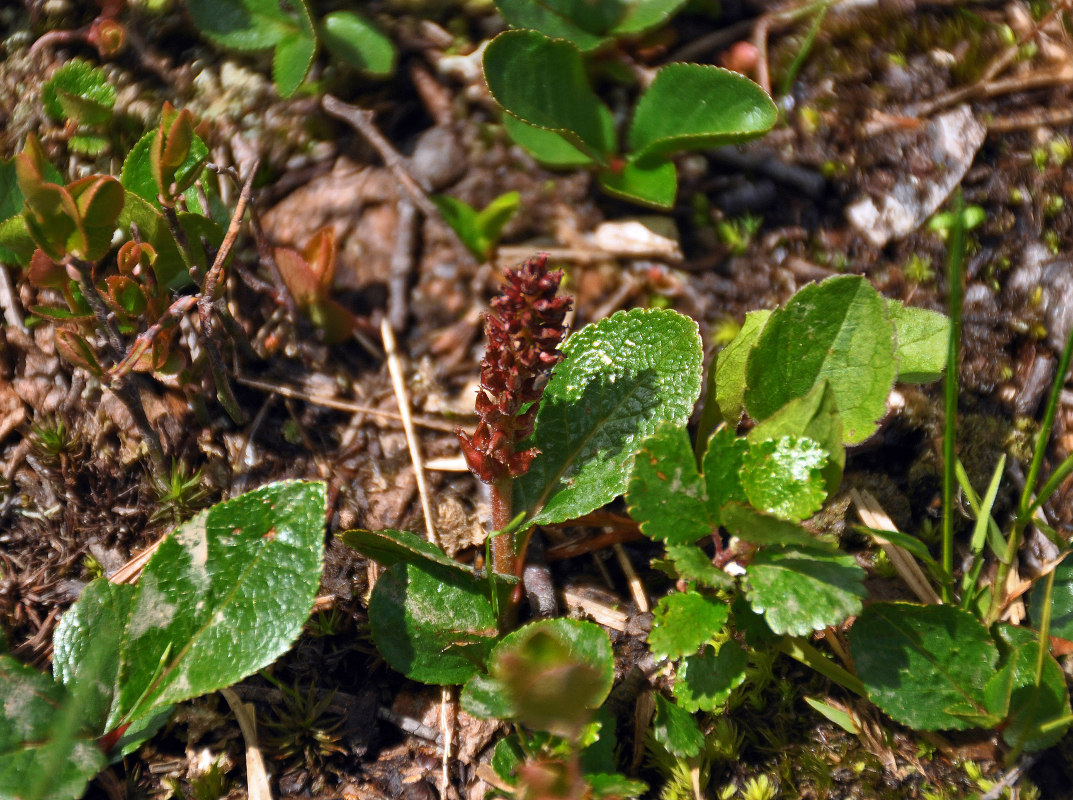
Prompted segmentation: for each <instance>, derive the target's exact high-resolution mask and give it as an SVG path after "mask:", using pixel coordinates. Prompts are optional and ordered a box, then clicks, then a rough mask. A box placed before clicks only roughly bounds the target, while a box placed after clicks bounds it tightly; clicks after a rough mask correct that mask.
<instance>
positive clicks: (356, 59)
mask: <svg viewBox="0 0 1073 800" xmlns="http://www.w3.org/2000/svg"><path fill="white" fill-rule="evenodd" d="M320 25H321V27H320V38H321V41H323V42H324V46H325V47H327V48H328V50H330V51H331V54H332V55H333V56H335V57H336V58H338V59H340V60H341V61H343V62H345V63H346V64H349V65H350V66H351V67H354V68H355V69H360V70H361V71H362V72H366V73H368V74H370V75H379V76H387V75H391V74H392V73H393V72H394V71H395V59H396V58H397V55H398V54H397V52H396V50H395V43H394V42H393V41H392V40H391V37H389V36H385V35H384V34H383V33H382V32H381V31H380V30H379V29H378V28H377V27H376V26H375V25H373V24H372V23H371V22H369V21H368V20H367V19H365V18H364V17H362V16H361V15H360V14H355V13H354V12H353V11H333V12H332V13H331V14H328V15H326V16H325V17H324V18H323V19H322V20H321V23H320Z"/></svg>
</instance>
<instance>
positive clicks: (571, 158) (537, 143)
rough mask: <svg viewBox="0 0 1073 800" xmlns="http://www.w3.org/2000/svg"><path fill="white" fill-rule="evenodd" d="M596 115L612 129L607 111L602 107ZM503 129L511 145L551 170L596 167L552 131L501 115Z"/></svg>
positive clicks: (591, 161) (584, 155)
mask: <svg viewBox="0 0 1073 800" xmlns="http://www.w3.org/2000/svg"><path fill="white" fill-rule="evenodd" d="M598 111H599V114H600V116H601V118H602V119H604V120H605V121H606V124H607V125H608V127H609V128H610V127H611V125H612V122H611V112H610V110H609V109H608V108H607V107H606V106H604V107H601V108H600V109H598ZM503 129H504V130H505V131H506V132H507V135H508V136H509V137H510V138H511V141H513V142H514V143H515V144H517V145H518V146H519V147H521V148H522V149H523V150H525V151H527V152H528V153H529V155H531V156H532V157H533V158H535V159H536V160H537V161H539V162H540V163H541V164H544V165H545V166H548V167H551V168H553V169H572V168H575V167H582V168H584V167H593V166H596V163H597V162H596V160H595V159H593V158H592V156H589V155H586V154H585V153H583V152H581V151H580V150H578V149H577V148H576V147H574V145H572V144H571V143H570V142H569V141H567V140H566V139H565V138H563V137H562V136H560V135H559V134H557V133H555V132H554V131H549V130H546V129H544V128H538V127H537V126H535V125H529V124H527V123H525V122H522V121H521V120H520V119H518V118H517V117H512V116H511V115H510V114H504V115H503ZM608 136H609V137H613V134H612V133H609V134H608Z"/></svg>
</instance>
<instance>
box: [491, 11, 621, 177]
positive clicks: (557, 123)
mask: <svg viewBox="0 0 1073 800" xmlns="http://www.w3.org/2000/svg"><path fill="white" fill-rule="evenodd" d="M484 76H485V80H486V81H487V82H488V89H489V91H491V93H492V97H493V98H495V101H496V102H497V103H499V104H500V105H501V106H503V108H504V109H506V110H507V112H508V113H510V114H513V115H514V116H516V117H518V118H519V119H520V120H522V121H523V122H526V123H528V124H530V125H535V126H537V127H539V128H545V129H547V130H550V131H555V132H556V133H559V134H560V135H562V136H564V137H565V138H566V139H567V140H568V141H570V142H571V143H572V144H574V145H575V146H576V147H578V148H579V149H581V150H582V151H583V152H585V153H587V154H589V155H591V156H592V157H594V158H597V159H598V160H606V158H607V156H609V155H610V154H612V153H614V152H615V150H616V149H617V148H616V146H615V142H614V139H613V138H609V134H613V131H610V130H608V128H607V125H606V121H607V120H608V119H609V118H610V112H609V111H606V110H605V111H601V110H600V109H601V107H602V106H603V103H602V101H601V100H600V98H599V97H597V96H596V94H595V93H594V92H593V91H592V88H591V87H590V86H589V82H588V78H587V77H586V75H585V65H584V64H583V63H582V60H581V53H580V52H579V51H578V49H577V48H576V47H575V46H574V45H572V44H570V43H569V42H567V41H564V40H562V39H549V38H548V37H546V36H543V35H542V34H539V33H537V32H536V31H529V30H525V31H507V32H505V33H501V34H499V36H497V37H496V38H495V39H493V40H492V41H491V43H490V44H489V45H488V47H487V48H486V49H485V51H484Z"/></svg>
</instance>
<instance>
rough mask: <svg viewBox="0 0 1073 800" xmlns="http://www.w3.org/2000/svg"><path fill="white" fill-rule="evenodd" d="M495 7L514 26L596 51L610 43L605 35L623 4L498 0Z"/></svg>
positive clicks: (570, 0)
mask: <svg viewBox="0 0 1073 800" xmlns="http://www.w3.org/2000/svg"><path fill="white" fill-rule="evenodd" d="M496 8H498V9H499V13H501V14H502V15H503V18H504V19H505V20H506V21H507V23H508V24H509V25H510V26H511V27H514V28H527V29H529V30H534V31H539V32H540V33H542V34H544V35H545V36H550V37H552V38H555V39H566V40H568V41H570V42H573V43H574V44H575V45H577V47H578V48H580V49H581V50H594V49H596V48H597V47H599V46H600V45H602V44H604V43H605V42H607V41H608V39H607V37H606V36H605V34H606V33H607V32H608V31H609V30H610V29H611V28H612V26H613V25H614V24H615V23H616V22H618V20H619V18H620V17H621V15H622V12H621V4H620V3H617V2H611V3H606V2H602V3H592V2H585V1H584V0H549V1H548V2H539V3H534V2H532V0H496Z"/></svg>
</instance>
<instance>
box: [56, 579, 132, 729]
mask: <svg viewBox="0 0 1073 800" xmlns="http://www.w3.org/2000/svg"><path fill="white" fill-rule="evenodd" d="M134 592H135V589H134V586H132V585H129V584H116V583H111V582H110V581H108V580H107V579H106V578H97V579H96V580H94V581H93V582H92V583H90V584H89V585H88V586H87V587H86V588H85V589H83V590H82V595H81V597H79V598H78V601H77V602H76V603H75V604H74V605H73V606H71V608H70V609H68V610H67V612H66V613H65V614H64V615H63V616H62V617H61V618H60V622H59V624H58V625H57V626H56V632H55V633H54V634H53V636H52V650H53V655H52V672H53V674H54V675H55V677H56V680H58V681H59V682H60V683H62V684H63V685H65V686H71V685H72V684H73V683H74V682H75V681H76V680H77V679H78V678H79V677H82V678H83V679H84V678H85V677H86V676H85V673H84V667H85V665H86V657H87V654H88V653H89V652H90V650H91V649H92V648H94V647H98V646H101V647H103V651H104V653H105V659H104V661H103V662H102V663H101V665H100V668H99V670H98V674H99V675H100V676H101V678H102V679H101V680H100V681H95V682H93V684H92V690H93V691H92V693H91V694H89V695H88V696H87V698H86V703H85V705H84V706H83V709H82V714H83V723H84V725H85V726H86V728H87V729H88V730H91V731H93V732H94V733H96V734H97V735H102V734H104V733H106V730H105V721H106V720H107V719H108V718H109V716H111V715H112V712H113V711H114V704H115V703H116V702H117V701H118V700H119V697H118V692H117V687H118V679H119V666H120V658H119V655H120V650H121V647H122V643H123V634H124V633H125V632H126V625H127V621H128V620H129V619H130V614H131V609H132V608H133V601H134Z"/></svg>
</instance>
